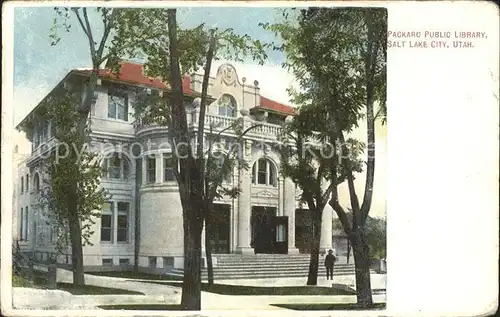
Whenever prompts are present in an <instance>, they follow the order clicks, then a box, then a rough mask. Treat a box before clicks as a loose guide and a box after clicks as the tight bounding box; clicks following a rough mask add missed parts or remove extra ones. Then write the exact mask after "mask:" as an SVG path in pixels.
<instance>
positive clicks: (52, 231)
mask: <svg viewBox="0 0 500 317" xmlns="http://www.w3.org/2000/svg"><path fill="white" fill-rule="evenodd" d="M54 227H55V224H52V225H51V226H50V228H49V230H50V243H51V244H53V245H54V244H56V242H57V230H56V228H54Z"/></svg>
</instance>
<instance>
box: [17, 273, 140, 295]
mask: <svg viewBox="0 0 500 317" xmlns="http://www.w3.org/2000/svg"><path fill="white" fill-rule="evenodd" d="M46 284H47V283H46V282H45V280H44V279H42V278H39V277H35V278H34V280H33V283H30V282H29V281H28V280H27V279H26V278H23V277H19V276H13V277H12V287H32V288H39V289H47V286H46ZM57 289H58V290H61V291H66V292H69V293H71V294H73V295H144V293H141V292H136V291H129V290H125V289H119V288H112V287H101V286H94V285H84V286H79V287H75V286H74V285H73V284H71V283H57Z"/></svg>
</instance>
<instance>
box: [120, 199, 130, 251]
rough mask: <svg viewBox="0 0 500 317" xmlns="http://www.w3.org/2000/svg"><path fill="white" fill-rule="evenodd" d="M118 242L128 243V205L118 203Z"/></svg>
mask: <svg viewBox="0 0 500 317" xmlns="http://www.w3.org/2000/svg"><path fill="white" fill-rule="evenodd" d="M117 207H118V208H117V209H118V235H117V236H118V237H117V240H118V242H127V241H128V214H129V208H130V204H129V203H124V202H118V204H117Z"/></svg>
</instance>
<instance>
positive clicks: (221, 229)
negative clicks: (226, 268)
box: [205, 204, 231, 253]
mask: <svg viewBox="0 0 500 317" xmlns="http://www.w3.org/2000/svg"><path fill="white" fill-rule="evenodd" d="M230 210H231V209H230V206H229V205H225V204H215V205H214V212H213V215H211V216H212V217H211V219H210V220H209V223H208V225H207V228H206V229H205V230H207V229H208V230H210V231H209V236H210V244H211V246H212V253H229V231H230V230H229V225H230V220H229V218H230V217H229V216H230Z"/></svg>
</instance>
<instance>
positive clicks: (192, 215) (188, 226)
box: [181, 203, 203, 310]
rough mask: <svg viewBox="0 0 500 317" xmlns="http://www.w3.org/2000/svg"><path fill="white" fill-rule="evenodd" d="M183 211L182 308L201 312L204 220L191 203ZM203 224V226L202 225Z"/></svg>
mask: <svg viewBox="0 0 500 317" xmlns="http://www.w3.org/2000/svg"><path fill="white" fill-rule="evenodd" d="M189 205H191V206H189V207H188V208H186V209H184V210H183V218H184V279H183V283H182V299H181V307H182V309H183V310H201V229H202V225H203V220H201V221H200V218H199V217H197V215H198V214H199V211H198V210H196V209H195V208H193V205H192V203H190V204H189ZM200 223H201V225H200Z"/></svg>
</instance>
